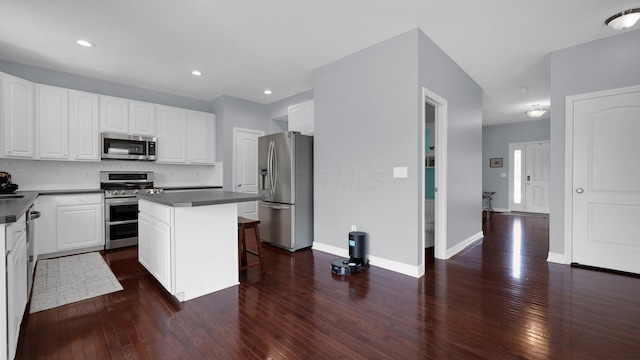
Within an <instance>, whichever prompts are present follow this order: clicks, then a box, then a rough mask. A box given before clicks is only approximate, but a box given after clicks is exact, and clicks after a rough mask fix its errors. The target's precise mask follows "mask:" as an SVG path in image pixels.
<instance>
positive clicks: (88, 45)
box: [76, 40, 95, 47]
mask: <svg viewBox="0 0 640 360" xmlns="http://www.w3.org/2000/svg"><path fill="white" fill-rule="evenodd" d="M76 43H77V44H78V45H80V46H84V47H94V46H95V45H93V43H91V42H89V41H87V40H78V41H76Z"/></svg>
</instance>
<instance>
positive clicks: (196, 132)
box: [156, 105, 216, 165]
mask: <svg viewBox="0 0 640 360" xmlns="http://www.w3.org/2000/svg"><path fill="white" fill-rule="evenodd" d="M215 121H216V120H215V114H211V113H206V112H200V111H192V110H185V109H180V108H174V107H170V106H162V105H156V138H157V146H158V150H157V151H158V156H157V160H156V162H158V163H167V164H193V165H214V164H215V160H216V159H215V147H216V144H215V134H216V130H215V129H216V123H215Z"/></svg>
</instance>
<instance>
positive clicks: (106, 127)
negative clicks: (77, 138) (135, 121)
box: [100, 95, 129, 134]
mask: <svg viewBox="0 0 640 360" xmlns="http://www.w3.org/2000/svg"><path fill="white" fill-rule="evenodd" d="M100 128H101V129H102V131H107V132H117V133H122V134H128V133H129V100H127V99H121V98H117V97H112V96H104V95H101V96H100Z"/></svg>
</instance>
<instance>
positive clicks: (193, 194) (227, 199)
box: [138, 190, 264, 207]
mask: <svg viewBox="0 0 640 360" xmlns="http://www.w3.org/2000/svg"><path fill="white" fill-rule="evenodd" d="M138 199H142V200H147V201H152V202H155V203H158V204H162V205H167V206H173V207H196V206H207V205H220V204H230V203H239V202H246V201H258V200H264V195H258V194H247V193H241V192H233V191H219V190H198V191H185V192H179V193H167V194H165V193H160V194H151V195H138Z"/></svg>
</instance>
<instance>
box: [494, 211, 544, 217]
mask: <svg viewBox="0 0 640 360" xmlns="http://www.w3.org/2000/svg"><path fill="white" fill-rule="evenodd" d="M500 214H501V215H509V216H532V217H541V218H548V217H549V214H541V213H529V212H519V211H512V212H503V213H500Z"/></svg>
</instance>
